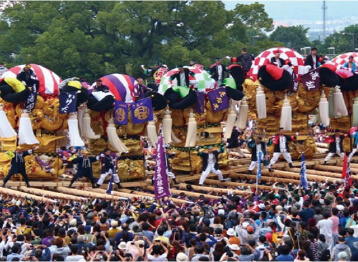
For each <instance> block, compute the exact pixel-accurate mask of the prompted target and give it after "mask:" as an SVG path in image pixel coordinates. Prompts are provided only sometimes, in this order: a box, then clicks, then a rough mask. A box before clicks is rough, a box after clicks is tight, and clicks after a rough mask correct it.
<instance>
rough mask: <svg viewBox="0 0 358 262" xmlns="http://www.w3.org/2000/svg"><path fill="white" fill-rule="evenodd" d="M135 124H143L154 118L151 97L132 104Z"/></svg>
mask: <svg viewBox="0 0 358 262" xmlns="http://www.w3.org/2000/svg"><path fill="white" fill-rule="evenodd" d="M130 106H131V112H132V120H133V124H141V123H144V122H147V121H152V120H153V107H152V99H151V98H150V97H148V98H144V99H141V100H138V101H137V102H133V103H131V104H130Z"/></svg>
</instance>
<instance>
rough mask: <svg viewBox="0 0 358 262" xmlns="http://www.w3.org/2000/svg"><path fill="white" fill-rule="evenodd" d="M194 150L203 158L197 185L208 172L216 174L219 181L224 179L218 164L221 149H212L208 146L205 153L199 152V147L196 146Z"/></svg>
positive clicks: (201, 183) (201, 182)
mask: <svg viewBox="0 0 358 262" xmlns="http://www.w3.org/2000/svg"><path fill="white" fill-rule="evenodd" d="M196 150H197V151H198V156H200V157H202V158H203V168H202V172H201V176H200V180H199V186H202V185H203V184H204V181H205V179H206V178H207V176H208V175H209V174H210V172H213V173H215V174H217V175H218V177H219V180H220V181H225V180H224V178H223V174H222V172H221V171H220V169H219V164H218V162H219V161H218V156H219V154H220V153H221V152H222V151H223V149H222V148H219V149H218V150H215V151H213V148H212V147H209V148H208V152H207V153H205V152H199V147H197V148H196Z"/></svg>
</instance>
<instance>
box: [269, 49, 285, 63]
mask: <svg viewBox="0 0 358 262" xmlns="http://www.w3.org/2000/svg"><path fill="white" fill-rule="evenodd" d="M274 54H275V56H273V57H271V59H270V62H271V64H272V65H275V66H277V67H279V68H281V67H282V66H284V65H285V60H283V59H282V58H280V55H281V51H280V50H279V49H277V50H276V51H275V52H274Z"/></svg>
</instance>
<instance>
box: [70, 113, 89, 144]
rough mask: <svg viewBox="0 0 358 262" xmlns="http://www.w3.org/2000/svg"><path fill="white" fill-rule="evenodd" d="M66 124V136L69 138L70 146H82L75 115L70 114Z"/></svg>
mask: <svg viewBox="0 0 358 262" xmlns="http://www.w3.org/2000/svg"><path fill="white" fill-rule="evenodd" d="M67 123H68V135H69V137H70V145H71V146H76V147H77V146H84V145H85V143H84V142H83V140H82V138H81V136H80V133H79V130H78V119H77V114H70V117H69V119H68V121H67Z"/></svg>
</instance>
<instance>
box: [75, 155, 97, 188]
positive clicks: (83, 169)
mask: <svg viewBox="0 0 358 262" xmlns="http://www.w3.org/2000/svg"><path fill="white" fill-rule="evenodd" d="M76 156H77V155H75V157H74V158H73V159H71V158H70V161H71V162H72V163H73V164H77V166H78V169H77V173H76V175H75V176H74V177H73V178H72V180H71V182H70V185H69V186H68V187H69V188H71V187H72V185H73V183H74V182H75V181H76V180H77V179H79V178H81V177H88V178H89V179H90V181H91V184H92V187H93V188H96V187H97V185H96V182H95V179H94V177H93V172H92V163H94V162H96V161H98V160H99V157H98V156H89V152H88V151H85V152H84V155H83V156H80V157H76Z"/></svg>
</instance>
